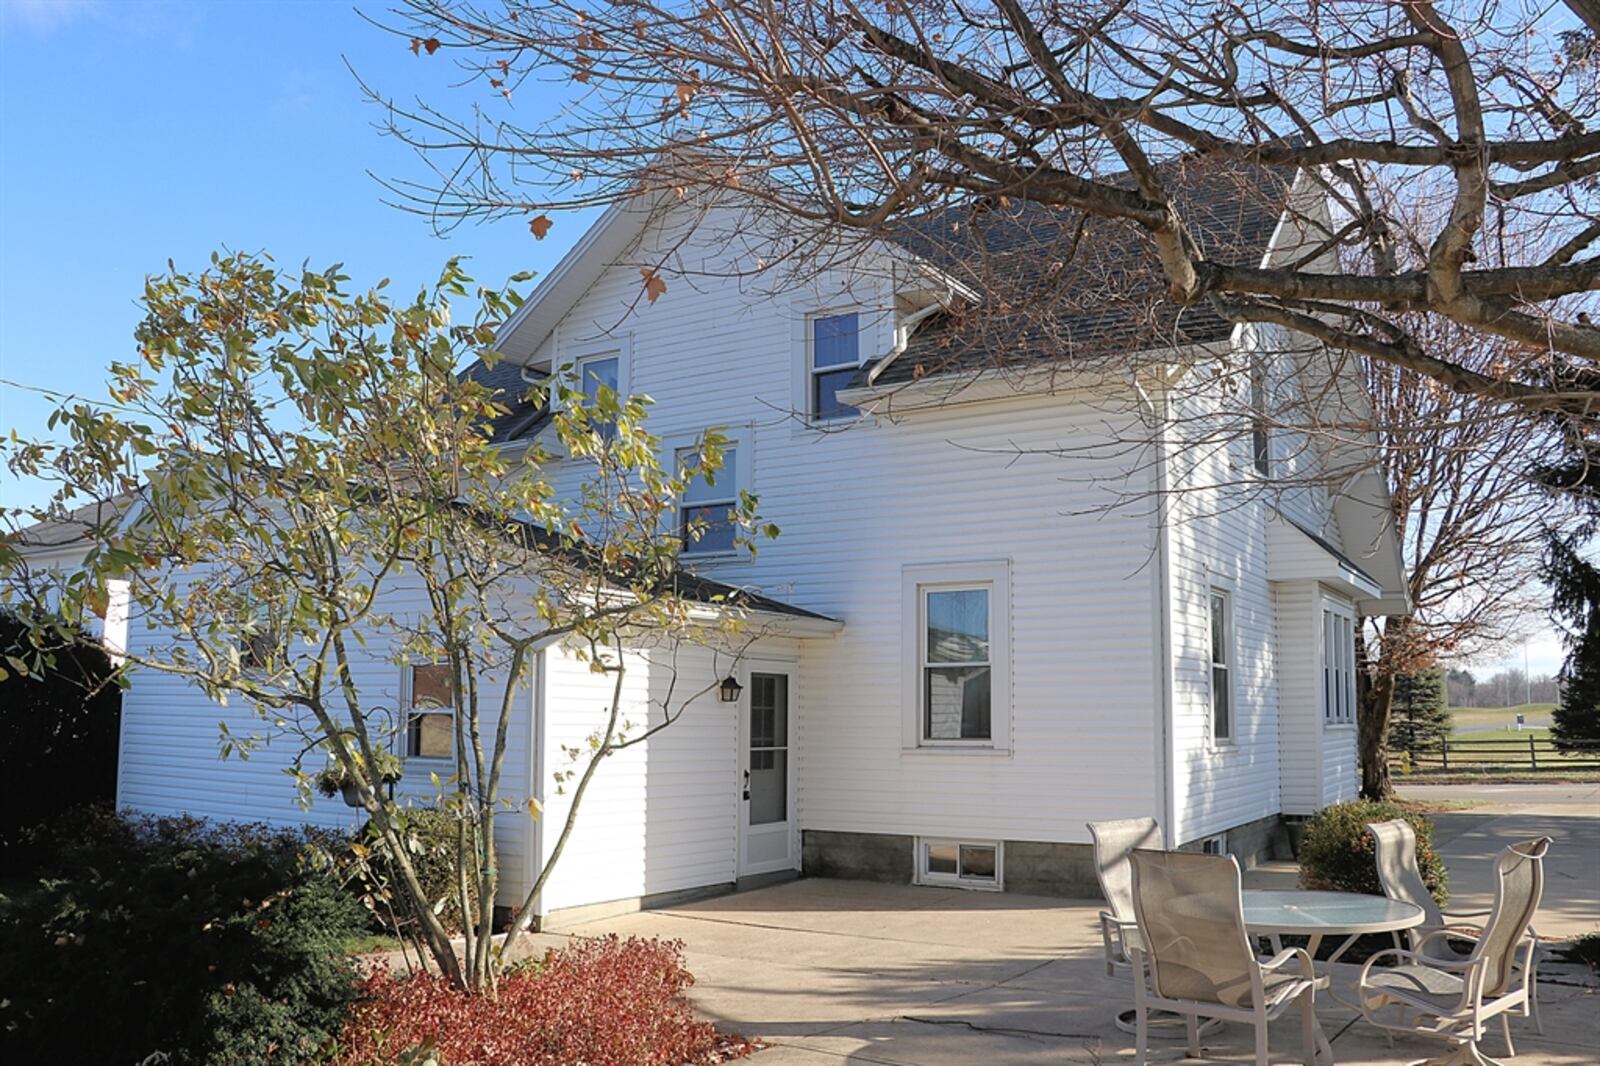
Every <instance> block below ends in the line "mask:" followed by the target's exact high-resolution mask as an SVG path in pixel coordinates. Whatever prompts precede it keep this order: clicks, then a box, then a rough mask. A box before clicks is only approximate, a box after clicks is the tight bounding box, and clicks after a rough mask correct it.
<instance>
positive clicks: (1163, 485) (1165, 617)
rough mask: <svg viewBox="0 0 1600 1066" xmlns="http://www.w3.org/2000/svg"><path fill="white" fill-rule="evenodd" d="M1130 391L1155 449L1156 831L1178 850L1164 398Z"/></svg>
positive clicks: (1134, 377)
mask: <svg viewBox="0 0 1600 1066" xmlns="http://www.w3.org/2000/svg"><path fill="white" fill-rule="evenodd" d="M1130 378H1131V380H1132V382H1133V388H1134V391H1135V392H1136V393H1138V395H1139V399H1140V401H1141V402H1142V403H1143V404H1144V406H1145V407H1147V408H1149V410H1150V414H1151V416H1152V417H1153V418H1154V419H1155V422H1156V432H1155V449H1156V463H1155V472H1154V475H1155V476H1154V481H1155V496H1156V499H1155V519H1154V520H1155V582H1156V595H1155V600H1156V602H1155V617H1156V654H1157V655H1158V656H1160V659H1161V669H1160V670H1158V671H1157V672H1156V688H1157V692H1156V727H1157V728H1156V731H1157V734H1158V736H1159V744H1158V749H1157V750H1158V752H1159V754H1160V760H1159V764H1160V773H1159V774H1158V785H1159V787H1160V789H1161V815H1162V816H1161V831H1162V834H1163V836H1164V838H1165V846H1166V847H1167V848H1169V849H1170V848H1175V847H1177V846H1178V840H1177V819H1178V811H1177V795H1176V791H1177V790H1176V788H1175V782H1174V778H1175V776H1176V768H1177V765H1178V752H1177V737H1176V731H1175V730H1174V728H1173V722H1172V704H1173V692H1172V686H1173V679H1172V584H1171V582H1170V580H1169V577H1170V574H1171V571H1172V560H1171V545H1170V543H1169V542H1168V539H1167V397H1166V393H1165V392H1163V393H1162V396H1161V402H1160V403H1159V404H1157V403H1156V401H1155V400H1153V399H1151V398H1150V394H1149V393H1148V392H1146V391H1145V389H1144V386H1143V385H1141V384H1139V379H1138V376H1137V374H1132V375H1130Z"/></svg>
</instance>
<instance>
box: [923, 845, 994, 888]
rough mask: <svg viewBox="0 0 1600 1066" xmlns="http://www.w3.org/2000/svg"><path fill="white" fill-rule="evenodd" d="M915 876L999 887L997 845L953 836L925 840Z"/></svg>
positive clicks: (967, 885)
mask: <svg viewBox="0 0 1600 1066" xmlns="http://www.w3.org/2000/svg"><path fill="white" fill-rule="evenodd" d="M919 855H920V859H921V865H920V868H919V869H918V871H917V879H918V880H919V881H921V882H922V883H924V884H932V885H954V886H959V887H962V888H991V889H992V888H999V887H1000V845H998V844H995V843H977V842H963V841H955V840H925V841H922V842H921V845H920V848H919Z"/></svg>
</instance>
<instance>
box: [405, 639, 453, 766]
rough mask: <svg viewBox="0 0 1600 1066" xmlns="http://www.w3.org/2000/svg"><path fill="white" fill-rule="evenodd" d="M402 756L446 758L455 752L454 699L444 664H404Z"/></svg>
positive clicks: (448, 668) (447, 668) (447, 667)
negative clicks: (406, 665) (404, 740)
mask: <svg viewBox="0 0 1600 1066" xmlns="http://www.w3.org/2000/svg"><path fill="white" fill-rule="evenodd" d="M406 681H407V684H406V694H405V696H406V703H407V708H408V710H407V714H406V756H407V757H408V758H416V759H448V758H450V757H451V756H452V755H454V754H455V713H454V710H453V708H454V707H455V698H454V695H453V694H452V693H451V691H450V667H449V666H447V665H445V664H444V663H430V664H428V665H425V666H411V667H407V677H406Z"/></svg>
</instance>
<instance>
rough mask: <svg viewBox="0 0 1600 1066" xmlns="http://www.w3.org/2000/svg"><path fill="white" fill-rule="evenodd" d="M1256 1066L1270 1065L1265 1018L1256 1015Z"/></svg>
mask: <svg viewBox="0 0 1600 1066" xmlns="http://www.w3.org/2000/svg"><path fill="white" fill-rule="evenodd" d="M1256 1066H1272V1062H1271V1059H1270V1058H1269V1056H1268V1055H1267V1019H1266V1018H1264V1017H1262V1016H1261V1015H1260V1014H1257V1015H1256Z"/></svg>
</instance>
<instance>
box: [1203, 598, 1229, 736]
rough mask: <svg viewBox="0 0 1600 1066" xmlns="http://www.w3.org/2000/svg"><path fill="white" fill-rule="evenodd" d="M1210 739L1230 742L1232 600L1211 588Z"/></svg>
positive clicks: (1209, 613) (1209, 627)
mask: <svg viewBox="0 0 1600 1066" xmlns="http://www.w3.org/2000/svg"><path fill="white" fill-rule="evenodd" d="M1207 614H1208V615H1209V621H1210V625H1209V626H1208V627H1207V628H1208V631H1209V635H1210V640H1209V641H1208V643H1209V645H1210V661H1211V739H1212V740H1214V741H1217V742H1219V743H1225V742H1227V741H1231V740H1232V739H1233V718H1234V715H1233V710H1234V708H1233V596H1232V595H1231V594H1230V593H1229V592H1228V591H1227V590H1226V589H1219V588H1213V589H1212V590H1211V592H1210V596H1209V609H1208V611H1207Z"/></svg>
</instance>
